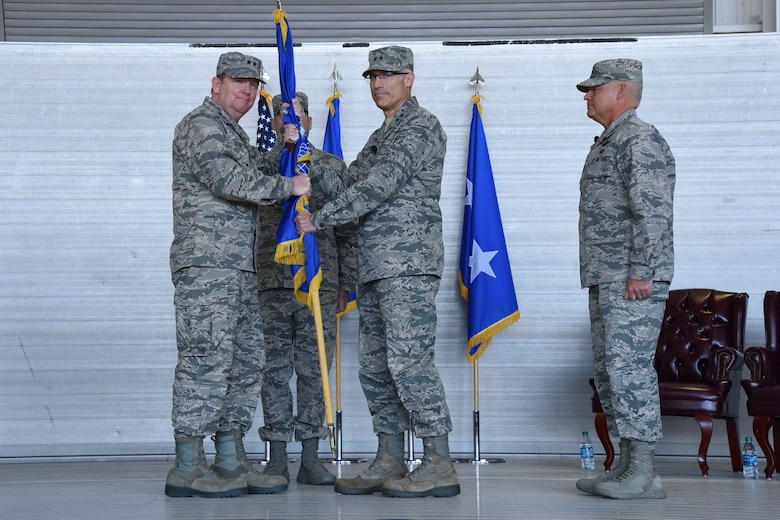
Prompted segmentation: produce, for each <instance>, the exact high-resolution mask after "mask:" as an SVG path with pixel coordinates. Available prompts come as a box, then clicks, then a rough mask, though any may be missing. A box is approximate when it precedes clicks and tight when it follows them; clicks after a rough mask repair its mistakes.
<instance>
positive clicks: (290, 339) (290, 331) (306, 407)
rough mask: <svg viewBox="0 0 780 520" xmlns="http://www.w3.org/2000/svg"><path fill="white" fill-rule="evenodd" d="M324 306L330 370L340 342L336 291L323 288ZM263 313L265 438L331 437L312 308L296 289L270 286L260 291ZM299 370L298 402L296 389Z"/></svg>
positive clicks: (321, 303) (261, 315) (321, 302)
mask: <svg viewBox="0 0 780 520" xmlns="http://www.w3.org/2000/svg"><path fill="white" fill-rule="evenodd" d="M285 267H287V269H288V270H289V267H288V266H285ZM320 307H321V310H322V326H323V332H324V336H325V355H326V358H327V360H328V369H330V366H331V365H332V363H333V355H334V351H335V346H336V293H335V292H334V291H322V292H320ZM260 318H261V320H262V322H263V332H264V335H265V355H266V365H265V370H264V372H263V385H262V390H261V394H260V396H261V398H262V401H263V418H264V424H263V426H262V427H260V429H259V430H258V433H259V434H260V438H261V439H262V440H265V441H284V442H290V441H292V440H293V438H295V440H297V441H302V440H304V439H312V438H319V439H322V438H325V436H326V435H327V429H326V428H325V427H324V426H323V422H324V420H325V404H324V403H325V402H324V400H323V395H322V375H321V373H320V362H319V354H318V351H317V331H316V330H315V328H314V319H313V318H312V314H311V310H310V309H309V308H308V307H307V306H306V305H304V304H302V303H300V302H299V301H298V300H297V299H296V298H295V296H294V295H293V292H292V289H268V290H264V291H260ZM293 373H294V374H295V375H296V380H295V401H293V394H292V390H291V389H290V381H291V379H292V376H293ZM293 403H295V408H296V409H295V411H294V410H293Z"/></svg>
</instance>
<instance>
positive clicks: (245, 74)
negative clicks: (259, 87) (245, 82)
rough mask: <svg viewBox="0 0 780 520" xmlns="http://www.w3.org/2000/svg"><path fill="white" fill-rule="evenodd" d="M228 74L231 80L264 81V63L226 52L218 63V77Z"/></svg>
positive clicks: (252, 57) (244, 55)
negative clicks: (250, 79) (249, 79)
mask: <svg viewBox="0 0 780 520" xmlns="http://www.w3.org/2000/svg"><path fill="white" fill-rule="evenodd" d="M222 74H226V75H228V76H230V77H231V78H253V79H256V80H258V81H260V82H261V83H265V81H264V80H263V62H262V61H260V59H259V58H255V57H254V56H249V55H246V54H242V53H240V52H226V53H224V54H222V55H221V56H220V57H219V60H218V61H217V76H221V75H222Z"/></svg>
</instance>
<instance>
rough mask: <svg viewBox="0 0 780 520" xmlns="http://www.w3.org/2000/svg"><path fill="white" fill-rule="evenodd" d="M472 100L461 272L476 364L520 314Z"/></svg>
mask: <svg viewBox="0 0 780 520" xmlns="http://www.w3.org/2000/svg"><path fill="white" fill-rule="evenodd" d="M473 102H474V106H473V108H472V115H471V134H470V136H469V158H468V169H467V171H466V198H465V201H464V206H463V234H462V236H461V246H460V268H459V271H458V282H459V283H460V292H461V295H462V296H463V298H464V299H465V300H466V301H467V302H468V345H467V349H466V356H467V357H468V360H469V362H472V363H473V362H474V361H475V360H476V359H477V358H479V356H481V355H482V353H483V352H484V351H485V349H487V346H488V344H489V343H490V340H491V339H492V338H493V335H494V334H496V333H498V332H499V331H501V330H503V329H505V328H506V327H508V326H509V325H511V324H512V323H514V322H516V321H517V320H519V319H520V311H519V310H518V307H517V296H516V295H515V285H514V282H513V281H512V270H511V269H510V266H509V255H508V254H507V248H506V240H505V238H504V228H503V226H502V225H501V213H500V212H499V209H498V199H497V197H496V186H495V184H494V182H493V168H492V166H491V165H490V153H489V152H488V147H487V140H486V139H485V130H484V128H483V127H482V107H481V105H480V103H479V96H474V98H473Z"/></svg>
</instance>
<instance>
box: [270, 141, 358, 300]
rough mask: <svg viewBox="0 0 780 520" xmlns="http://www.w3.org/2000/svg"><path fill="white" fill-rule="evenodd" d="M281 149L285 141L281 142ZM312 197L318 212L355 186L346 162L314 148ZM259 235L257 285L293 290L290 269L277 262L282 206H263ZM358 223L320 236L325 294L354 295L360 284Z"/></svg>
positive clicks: (319, 251)
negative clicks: (358, 271) (340, 290)
mask: <svg viewBox="0 0 780 520" xmlns="http://www.w3.org/2000/svg"><path fill="white" fill-rule="evenodd" d="M277 143H279V144H277V147H278V148H281V143H282V139H278V140H277ZM309 171H310V175H311V196H310V197H309V208H310V209H311V210H312V211H317V210H318V209H319V208H321V207H322V205H323V204H324V203H325V202H327V201H329V200H333V199H335V198H336V197H338V196H339V194H341V193H343V192H344V190H345V189H346V187H347V186H349V185H350V184H352V182H353V179H351V178H350V177H349V172H348V170H347V165H346V164H344V161H342V160H341V159H339V158H338V157H336V156H335V155H331V154H329V153H327V152H324V151H322V150H318V149H316V148H314V147H313V146H312V157H311V168H310V170H309ZM259 214H260V221H261V222H262V225H258V235H257V244H258V247H257V259H256V261H255V264H256V266H257V283H258V287H259V289H260V290H261V291H264V290H268V289H281V288H287V289H292V288H293V279H292V275H291V274H290V266H288V265H282V264H278V263H276V262H274V253H275V252H276V228H277V227H278V225H279V220H280V219H281V218H282V204H281V203H278V204H272V205H270V206H261V207H260V209H259ZM356 232H357V221H352V222H350V223H347V224H343V225H340V226H337V227H328V228H326V229H325V230H324V231H322V232H319V233H317V234H316V235H315V236H316V238H317V251H318V253H319V257H320V266H321V267H322V284H321V285H320V290H321V291H334V292H335V291H337V290H339V289H344V290H345V291H352V289H354V288H355V285H356V284H357V234H356Z"/></svg>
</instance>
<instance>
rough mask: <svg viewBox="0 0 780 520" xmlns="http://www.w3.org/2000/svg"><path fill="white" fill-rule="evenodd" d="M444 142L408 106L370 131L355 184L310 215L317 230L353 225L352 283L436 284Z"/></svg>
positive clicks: (422, 113) (435, 127) (427, 116)
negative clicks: (404, 279)
mask: <svg viewBox="0 0 780 520" xmlns="http://www.w3.org/2000/svg"><path fill="white" fill-rule="evenodd" d="M446 142H447V136H446V134H445V133H444V130H443V128H442V126H441V124H440V123H439V120H438V119H437V118H436V117H435V116H434V115H433V114H431V113H430V112H428V111H427V110H425V109H423V108H421V107H420V106H419V105H418V104H417V101H416V99H415V98H412V99H410V100H408V101H407V102H406V103H405V104H404V105H403V106H402V107H401V109H400V110H399V111H398V113H396V115H395V117H393V119H392V121H390V122H389V124H388V125H387V126H383V127H382V128H380V129H378V130H376V131H375V132H374V133H373V134H372V135H371V136H370V137H369V139H368V142H367V143H366V145H365V146H364V148H363V150H361V152H360V153H359V154H358V156H357V158H356V159H355V161H353V162H352V164H351V165H350V167H349V170H350V173H351V175H352V176H354V177H355V178H357V181H356V182H355V183H354V184H352V185H351V186H350V187H349V188H347V189H346V190H345V191H344V192H343V193H341V194H340V195H339V197H338V198H337V199H336V200H334V201H332V202H329V203H327V204H325V206H323V208H322V209H321V210H320V211H317V212H315V213H313V215H312V222H313V223H314V225H315V226H316V227H317V228H318V229H322V228H324V227H326V226H329V225H338V224H343V223H345V222H348V221H349V220H353V219H355V218H360V231H359V234H358V273H359V283H361V284H362V283H366V282H369V281H372V280H377V279H380V278H386V277H392V276H404V275H419V274H434V275H436V276H441V271H442V268H443V261H444V260H443V258H444V250H443V243H442V222H441V209H440V207H439V197H440V194H441V179H442V173H443V165H444V156H445V153H446Z"/></svg>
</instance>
